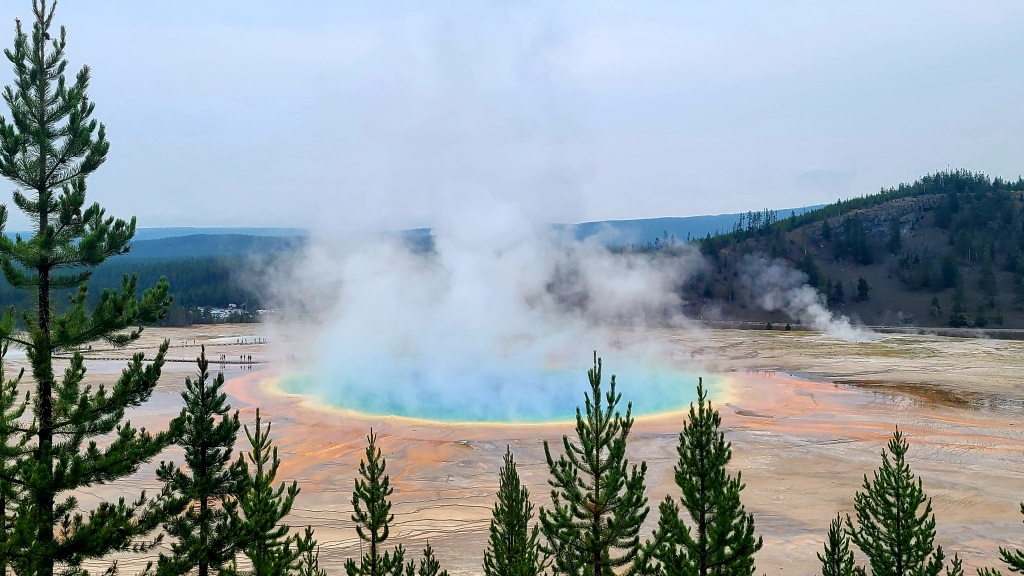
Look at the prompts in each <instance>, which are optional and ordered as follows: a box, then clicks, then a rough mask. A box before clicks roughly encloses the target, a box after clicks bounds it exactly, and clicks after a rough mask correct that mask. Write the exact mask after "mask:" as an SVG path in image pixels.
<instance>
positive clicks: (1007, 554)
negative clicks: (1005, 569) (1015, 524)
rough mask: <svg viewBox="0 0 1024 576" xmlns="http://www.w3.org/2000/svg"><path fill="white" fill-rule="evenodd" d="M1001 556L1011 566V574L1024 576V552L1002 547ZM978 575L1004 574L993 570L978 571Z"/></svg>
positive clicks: (1022, 508)
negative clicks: (1022, 575) (1023, 575)
mask: <svg viewBox="0 0 1024 576" xmlns="http://www.w3.org/2000/svg"><path fill="white" fill-rule="evenodd" d="M1020 513H1021V514H1024V502H1022V503H1021V505H1020ZM999 556H1000V557H1001V558H1002V560H1003V562H1004V563H1005V564H1006V565H1007V566H1009V568H1010V572H1016V573H1018V574H1024V550H1020V549H1018V550H1010V549H1008V548H1003V547H1001V546H1000V547H999ZM978 574H979V575H980V576H1003V575H1002V572H1000V571H999V570H995V569H993V568H984V569H982V570H978Z"/></svg>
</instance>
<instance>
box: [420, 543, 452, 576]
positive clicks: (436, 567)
mask: <svg viewBox="0 0 1024 576" xmlns="http://www.w3.org/2000/svg"><path fill="white" fill-rule="evenodd" d="M416 576H448V571H447V570H441V563H440V562H438V561H437V558H434V549H433V548H431V547H430V542H429V541H428V542H427V547H426V548H424V549H423V558H421V559H420V568H419V570H417V571H416Z"/></svg>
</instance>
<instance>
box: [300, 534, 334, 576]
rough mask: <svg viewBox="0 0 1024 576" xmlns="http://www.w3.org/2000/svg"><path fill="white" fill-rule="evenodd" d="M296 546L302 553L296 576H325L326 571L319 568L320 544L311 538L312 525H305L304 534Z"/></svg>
mask: <svg viewBox="0 0 1024 576" xmlns="http://www.w3.org/2000/svg"><path fill="white" fill-rule="evenodd" d="M298 548H299V550H301V551H302V555H301V558H300V560H299V569H298V571H297V572H296V576H327V571H326V570H323V569H321V568H320V545H319V544H317V542H316V540H314V539H313V527H312V526H306V532H305V534H303V535H302V538H300V539H299V543H298Z"/></svg>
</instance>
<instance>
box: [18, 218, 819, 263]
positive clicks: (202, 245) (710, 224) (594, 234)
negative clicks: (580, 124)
mask: <svg viewBox="0 0 1024 576" xmlns="http://www.w3.org/2000/svg"><path fill="white" fill-rule="evenodd" d="M818 208H821V205H819V206H807V207H802V208H786V209H782V210H777V212H778V214H779V217H780V218H785V217H788V216H789V214H790V213H791V212H795V213H796V215H797V216H799V215H801V214H804V213H806V212H809V211H812V210H816V209H818ZM742 216H744V214H742V213H735V214H717V215H706V216H679V217H664V218H644V219H637V220H603V221H598V222H583V223H580V224H553V225H552V228H553V229H555V230H558V231H564V232H568V233H569V234H570V235H571V236H572V237H573V238H575V239H577V240H586V239H589V238H595V239H597V240H598V241H599V242H601V243H603V244H605V245H607V246H609V247H622V246H628V245H630V244H639V243H645V242H651V241H653V240H654V239H655V238H662V237H664V236H665V235H666V234H667V235H669V236H672V237H674V238H675V239H676V241H678V242H685V241H686V240H687V238H691V239H695V240H696V239H700V238H704V237H705V236H706V235H708V234H710V235H712V236H714V235H715V234H725V233H728V232H730V231H732V228H733V226H734V225H735V224H736V223H737V222H739V220H740V218H741V217H742ZM22 234H23V235H24V234H25V233H22ZM348 234H351V235H352V236H353V237H371V236H373V235H374V234H377V233H375V232H350V233H348ZM383 234H385V235H387V234H400V235H401V236H402V237H403V238H404V239H405V241H406V242H408V243H409V245H410V246H411V247H413V248H415V249H418V250H430V249H431V248H432V246H433V238H432V237H431V229H430V228H413V229H409V230H401V231H397V232H383ZM308 236H309V231H308V230H304V229H302V228H269V227H262V228H260V227H238V228H233V227H165V228H139V229H138V230H137V231H136V233H135V239H134V240H133V242H132V251H131V256H133V257H136V258H180V257H189V258H195V257H220V256H240V255H259V254H269V255H273V254H280V253H282V252H287V251H291V250H297V249H299V248H301V247H302V246H305V243H306V239H307V238H308Z"/></svg>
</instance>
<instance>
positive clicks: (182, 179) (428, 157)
mask: <svg viewBox="0 0 1024 576" xmlns="http://www.w3.org/2000/svg"><path fill="white" fill-rule="evenodd" d="M29 6H30V2H29V1H28V0H19V1H18V2H14V1H11V2H4V3H3V6H2V8H0V44H2V45H3V46H4V47H9V46H10V45H11V39H12V38H13V33H14V18H16V17H21V18H22V19H27V18H28V16H29ZM1021 22H1024V3H1021V2H1018V1H1016V0H1008V1H1005V2H996V1H984V0H979V1H978V2H962V1H942V0H927V1H923V0H922V1H913V0H908V1H905V2H896V3H894V2H880V1H871V0H867V1H858V2H843V3H839V2H813V1H810V0H807V1H801V0H783V1H781V2H772V3H765V2H756V1H744V0H738V1H734V2H668V1H665V2H651V1H646V0H637V1H632V2H603V1H600V0H588V1H565V2H551V1H536V2H529V1H523V2H518V1H511V0H497V1H481V0H476V1H464V2H460V1H446V0H438V1H436V2H398V1H395V2H369V1H346V2H337V1H333V0H332V1H328V0H295V1H293V2H279V1H278V2H271V1H258V0H245V1H242V0H221V1H218V2H207V1H205V0H204V1H199V0H176V1H175V2H138V1H137V0H105V1H104V2H84V1H81V0H63V1H62V2H61V3H60V4H59V6H58V9H57V23H58V24H61V25H64V26H66V28H67V34H68V59H69V61H70V65H71V68H72V69H77V68H78V67H80V66H82V65H83V64H88V65H89V66H90V68H91V70H92V85H91V89H90V96H91V99H92V100H93V101H94V102H95V103H96V113H95V117H96V118H97V119H99V120H100V121H101V122H103V123H104V124H105V125H106V128H107V134H108V139H109V140H110V142H111V148H110V153H109V156H108V160H107V162H106V164H105V165H103V166H102V167H101V168H100V169H99V170H98V171H97V172H96V173H95V174H94V175H93V176H92V177H91V178H90V180H89V194H90V198H91V199H92V200H95V201H99V202H100V203H101V204H102V205H104V206H105V207H106V208H107V210H108V213H109V214H112V215H116V216H119V217H127V216H130V215H136V216H137V217H138V219H139V225H140V226H142V227H156V226H286V227H321V228H323V227H327V228H332V229H333V228H337V229H351V230H365V229H399V228H409V227H419V226H430V225H435V224H437V223H438V222H443V221H446V220H448V219H452V218H458V217H459V216H458V215H459V214H461V213H462V211H463V210H464V209H465V208H466V207H467V206H469V207H471V210H469V212H468V213H469V214H474V213H478V212H479V211H484V212H486V211H489V210H491V209H495V210H514V211H516V212H517V213H518V214H519V215H521V217H523V218H525V219H528V220H529V221H531V222H537V223H545V222H581V221H592V220H604V219H632V218H647V217H660V216H687V215H699V214H718V213H728V212H740V211H743V212H745V211H747V210H752V209H753V210H756V209H759V208H763V207H772V208H788V207H797V206H805V205H813V204H819V203H824V202H830V201H834V200H835V199H837V198H840V197H842V198H846V197H851V196H859V195H862V194H866V193H872V192H875V191H877V190H878V189H879V188H881V187H888V186H891V185H896V184H898V183H900V182H902V181H912V180H914V179H915V178H917V177H918V176H921V175H923V174H925V173H929V172H933V171H936V170H942V169H946V168H947V167H951V168H959V167H962V168H967V169H971V170H980V171H984V172H987V173H990V174H992V175H999V176H1003V177H1008V178H1016V177H1017V176H1018V175H1020V174H1021V173H1022V172H1024V170H1022V169H1021V165H1022V164H1021V161H1020V160H1021V158H1024V150H1022V144H1024V105H1022V103H1024V76H1022V75H1021V74H1019V66H1017V61H1018V60H1019V58H1020V54H1022V53H1024V35H1022V34H1020V23H1021ZM2 26H7V33H6V34H4V33H3V28H2ZM3 64H6V62H3ZM11 79H12V73H11V71H10V67H9V66H2V67H0V83H2V84H9V83H10V82H11ZM0 115H5V116H6V115H7V110H6V107H0ZM8 189H9V190H12V189H13V184H10V183H8ZM9 190H4V196H6V193H7V192H9ZM25 226H26V224H25V220H24V219H23V218H20V216H19V215H16V214H15V215H12V218H11V223H10V225H9V229H19V227H20V228H24V227H25Z"/></svg>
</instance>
